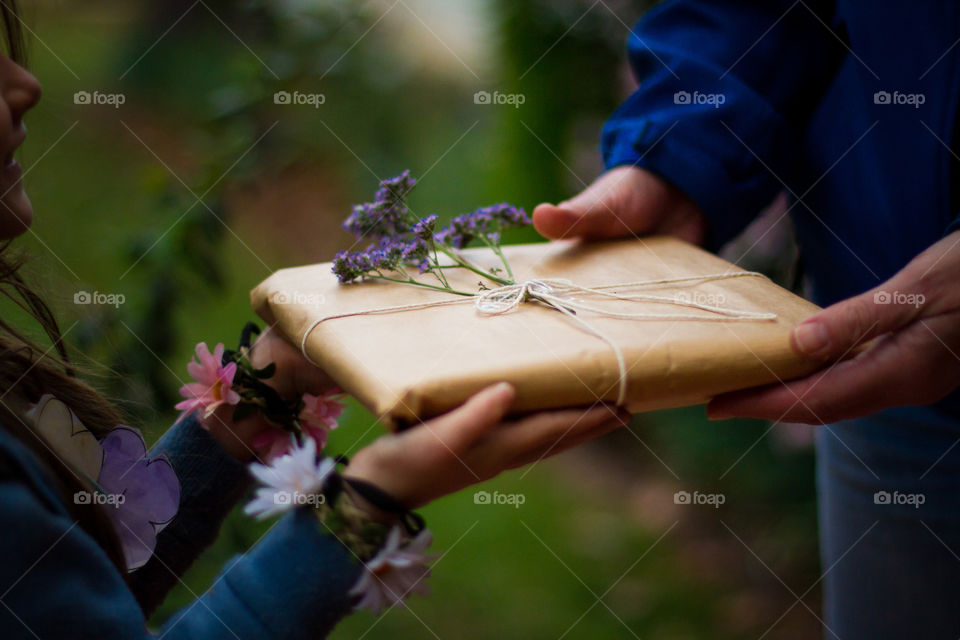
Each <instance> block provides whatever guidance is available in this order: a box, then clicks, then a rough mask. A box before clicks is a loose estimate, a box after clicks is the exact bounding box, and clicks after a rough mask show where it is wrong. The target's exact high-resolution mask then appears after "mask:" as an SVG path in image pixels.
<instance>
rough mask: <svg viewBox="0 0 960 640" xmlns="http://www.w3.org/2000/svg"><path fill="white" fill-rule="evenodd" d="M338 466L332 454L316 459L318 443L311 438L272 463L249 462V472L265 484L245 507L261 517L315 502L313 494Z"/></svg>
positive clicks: (248, 513)
mask: <svg viewBox="0 0 960 640" xmlns="http://www.w3.org/2000/svg"><path fill="white" fill-rule="evenodd" d="M336 466H337V463H336V462H334V460H333V459H332V458H324V459H322V460H320V461H319V462H317V445H316V443H315V442H314V440H313V439H312V438H306V442H305V444H304V445H303V446H302V447H296V448H294V449H292V450H291V451H290V453H288V454H286V455H283V456H280V457H278V458H275V459H274V460H273V462H272V463H270V464H269V465H265V464H260V463H256V462H255V463H253V464H251V465H250V473H252V474H253V476H254V477H255V478H256V479H257V480H259V481H260V483H261V484H262V485H264V486H262V487H260V488H259V489H257V493H256V495H255V497H254V498H253V500H251V501H250V502H249V503H248V504H247V506H246V507H244V509H243V511H244V513H246V514H247V515H252V516H256V517H257V518H259V519H261V520H262V519H264V518H269V517H270V516H273V515H276V514H278V513H283V512H284V511H287V510H289V509H291V508H293V507H295V506H297V505H300V504H313V503H314V502H315V501H314V500H313V496H315V495H316V494H317V493H318V492H319V491H320V489H321V488H322V487H323V483H324V482H326V480H327V478H328V477H329V476H330V474H331V473H333V471H334V469H336Z"/></svg>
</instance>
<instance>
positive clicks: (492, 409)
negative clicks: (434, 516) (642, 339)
mask: <svg viewBox="0 0 960 640" xmlns="http://www.w3.org/2000/svg"><path fill="white" fill-rule="evenodd" d="M513 399H514V390H513V387H512V386H510V385H509V384H507V383H500V384H497V385H493V386H491V387H487V388H486V389H484V390H483V391H480V392H479V393H477V394H476V395H474V396H473V397H472V398H470V400H468V401H467V402H466V403H465V404H464V405H463V406H461V407H460V408H458V409H455V410H453V411H451V412H449V413H447V414H445V415H442V416H440V417H439V418H435V419H433V420H430V421H428V422H425V423H423V424H421V425H419V426H417V427H413V428H411V429H408V430H406V431H403V432H400V433H395V434H390V435H386V436H382V437H381V438H379V439H377V440H376V441H374V442H373V443H372V444H371V445H369V446H367V447H365V448H364V449H362V450H360V451H359V452H358V453H357V455H356V456H354V457H353V460H352V461H351V462H350V464H349V465H348V466H347V468H346V470H345V472H344V475H345V476H348V477H353V478H357V479H358V480H364V481H366V482H370V483H372V484H374V485H376V486H377V487H379V488H380V489H382V490H384V491H386V492H387V493H389V494H390V495H391V496H393V497H394V498H395V499H396V500H398V501H399V502H400V503H401V504H403V505H404V506H406V507H407V508H410V509H414V508H417V507H420V506H422V505H424V504H427V503H428V502H430V501H432V500H435V499H436V498H439V497H441V496H444V495H447V494H449V493H453V492H455V491H459V490H460V489H463V488H464V487H468V486H470V485H472V484H475V483H478V482H482V481H484V480H488V479H490V478H492V477H494V476H496V475H497V474H499V473H500V472H501V471H505V470H507V469H513V468H515V467H519V466H522V465H525V464H527V463H530V462H533V461H536V460H540V459H541V458H545V457H547V456H551V455H554V454H556V453H560V452H561V451H565V450H567V449H569V448H570V447H574V446H577V445H579V444H581V443H583V442H585V441H587V440H590V439H591V438H595V437H597V436H600V435H603V434H605V433H607V432H609V431H611V430H613V429H616V428H617V427H620V426H623V425H624V424H626V422H627V421H628V420H629V417H630V416H629V414H627V413H626V412H625V411H623V410H617V409H614V408H611V407H608V406H598V407H595V408H592V409H588V410H583V409H565V410H559V411H548V412H543V413H537V414H534V415H531V416H528V417H525V418H521V419H519V420H515V421H504V420H503V418H504V416H505V415H506V413H507V410H508V409H509V408H510V405H511V404H512V403H513Z"/></svg>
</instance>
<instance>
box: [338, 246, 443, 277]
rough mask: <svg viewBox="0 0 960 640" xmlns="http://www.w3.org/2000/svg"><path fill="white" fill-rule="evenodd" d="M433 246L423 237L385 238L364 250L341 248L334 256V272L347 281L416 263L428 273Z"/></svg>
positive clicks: (398, 269)
mask: <svg viewBox="0 0 960 640" xmlns="http://www.w3.org/2000/svg"><path fill="white" fill-rule="evenodd" d="M429 255H430V245H429V244H428V243H427V241H425V240H424V239H423V238H420V237H416V236H414V237H412V238H411V237H410V234H406V237H392V238H391V237H385V238H381V239H380V240H379V241H378V242H377V243H375V244H371V245H370V246H369V247H367V248H366V249H364V250H363V251H341V252H340V253H338V254H337V255H336V257H334V259H333V273H334V275H336V276H337V279H338V280H339V281H340V282H341V283H342V284H345V283H347V282H353V281H354V280H360V279H362V278H363V277H364V276H368V275H375V274H376V273H378V272H383V271H400V270H401V269H402V268H403V267H404V266H415V267H417V268H418V269H419V270H420V273H424V272H426V271H428V270H429V269H430V266H431V265H430V260H429Z"/></svg>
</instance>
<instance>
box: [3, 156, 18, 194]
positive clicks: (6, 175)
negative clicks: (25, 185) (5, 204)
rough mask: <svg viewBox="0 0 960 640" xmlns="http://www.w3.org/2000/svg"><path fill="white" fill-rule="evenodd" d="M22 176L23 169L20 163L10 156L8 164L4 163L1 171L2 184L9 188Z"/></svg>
mask: <svg viewBox="0 0 960 640" xmlns="http://www.w3.org/2000/svg"><path fill="white" fill-rule="evenodd" d="M22 177H23V170H22V169H21V168H20V163H18V162H17V161H16V160H14V159H13V158H10V159H9V160H8V161H7V163H6V165H4V167H3V170H2V172H0V186H2V187H3V188H5V189H9V188H10V187H12V186H13V185H15V184H16V183H17V182H19V181H20V178H22Z"/></svg>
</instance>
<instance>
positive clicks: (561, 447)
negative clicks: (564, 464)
mask: <svg viewBox="0 0 960 640" xmlns="http://www.w3.org/2000/svg"><path fill="white" fill-rule="evenodd" d="M623 426H624V422H623V420H622V419H621V418H619V417H616V418H610V419H608V420H605V421H604V422H601V423H600V424H599V425H597V426H595V427H593V428H591V429H590V430H588V431H584V432H580V433H577V434H576V435H572V434H567V435H566V436H562V437H561V438H560V439H559V440H556V441H554V442H551V443H549V444H547V445H543V446H541V447H539V448H537V449H532V450H529V451H526V452H524V453H523V454H522V455H520V456H517V457H515V458H513V459H512V460H511V461H510V463H509V465H508V466H507V468H508V469H516V468H517V467H522V466H525V465H528V464H530V463H532V462H537V461H540V460H544V459H546V458H549V457H552V456H555V455H557V454H558V453H563V452H564V451H566V450H567V449H574V448H576V447H579V446H580V445H582V444H584V443H585V442H588V441H590V440H593V439H594V438H599V437H600V436H603V435H606V434H608V433H610V432H611V431H613V430H615V429H619V428H621V427H623Z"/></svg>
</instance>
